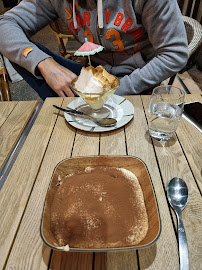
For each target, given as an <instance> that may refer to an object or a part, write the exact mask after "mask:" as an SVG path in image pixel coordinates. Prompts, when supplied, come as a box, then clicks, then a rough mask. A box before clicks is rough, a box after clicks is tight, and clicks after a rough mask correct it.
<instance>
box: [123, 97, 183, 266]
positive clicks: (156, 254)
mask: <svg viewBox="0 0 202 270" xmlns="http://www.w3.org/2000/svg"><path fill="white" fill-rule="evenodd" d="M149 98H150V97H149ZM128 99H129V100H131V102H132V103H133V104H134V108H135V115H134V121H133V122H132V123H131V125H129V126H128V127H127V128H126V141H127V145H128V154H129V155H132V156H137V157H139V158H140V159H142V160H143V161H144V162H145V163H146V165H147V167H148V170H149V173H150V175H151V179H152V182H153V185H154V189H155V192H156V196H157V201H158V205H159V211H160V217H161V223H162V231H161V235H160V237H159V239H158V240H157V242H156V243H155V244H154V245H153V246H151V247H149V248H146V249H142V250H139V251H138V254H139V264H140V269H168V270H170V269H173V270H174V269H176V270H177V269H179V262H178V257H177V256H174V255H175V254H176V253H177V252H178V251H177V240H176V236H175V232H174V228H173V225H172V222H171V220H170V219H169V216H170V213H169V209H168V205H167V201H166V198H165V193H164V189H163V185H162V182H161V177H160V173H159V168H158V164H157V162H156V158H155V153H154V149H153V146H152V142H151V139H150V136H149V134H148V126H147V122H146V119H145V116H144V110H143V109H142V108H143V107H142V101H141V99H140V97H135V98H133V97H132V98H131V97H128ZM171 246H172V249H171V248H170V247H171Z"/></svg>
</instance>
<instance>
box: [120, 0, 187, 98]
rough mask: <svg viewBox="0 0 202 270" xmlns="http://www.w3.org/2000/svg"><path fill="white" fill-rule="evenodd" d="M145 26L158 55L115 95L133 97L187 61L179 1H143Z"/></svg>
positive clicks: (138, 70) (184, 33)
mask: <svg viewBox="0 0 202 270" xmlns="http://www.w3.org/2000/svg"><path fill="white" fill-rule="evenodd" d="M142 2H143V4H142V7H141V8H142V10H141V13H142V24H143V26H144V28H145V29H146V31H147V33H148V38H149V40H150V42H151V44H152V46H153V48H154V49H155V51H156V55H155V56H154V58H152V60H150V61H149V62H148V63H147V64H146V65H145V66H144V67H142V68H141V69H140V68H138V69H136V70H134V72H132V73H131V74H130V75H129V76H124V77H123V78H122V79H121V85H120V87H119V88H118V89H117V91H116V93H117V94H119V95H123V94H124V95H127V94H128V95H131V94H137V93H141V92H142V91H144V90H146V89H148V88H150V87H152V86H154V85H156V84H158V83H160V82H161V81H163V80H165V79H166V78H168V77H170V76H172V75H173V74H175V73H177V72H178V71H180V70H181V69H182V68H183V67H184V66H185V65H186V63H187V60H188V44H187V36H186V31H185V27H184V23H183V20H182V15H181V12H180V10H179V7H178V4H177V1H176V0H149V1H148V0H145V1H142Z"/></svg>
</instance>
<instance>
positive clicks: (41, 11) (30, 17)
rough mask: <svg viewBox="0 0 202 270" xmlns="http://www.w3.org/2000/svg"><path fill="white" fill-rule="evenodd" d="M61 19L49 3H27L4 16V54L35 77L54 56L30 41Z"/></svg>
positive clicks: (0, 22) (0, 32)
mask: <svg viewBox="0 0 202 270" xmlns="http://www.w3.org/2000/svg"><path fill="white" fill-rule="evenodd" d="M56 18H57V15H56V12H55V10H54V8H53V6H52V5H51V3H50V1H48V0H40V1H37V0H29V1H27V0H23V1H21V2H20V4H19V5H17V6H16V7H14V8H12V9H11V10H9V11H7V12H6V13H5V14H4V15H1V16H0V37H1V38H0V52H1V53H2V54H3V55H5V56H6V57H7V58H8V59H9V60H11V61H13V62H15V63H17V64H19V65H20V66H22V67H24V68H25V69H27V70H28V71H30V72H31V73H32V74H34V75H35V69H36V66H37V65H38V63H39V62H41V61H42V60H44V59H46V58H49V57H50V56H49V55H47V54H45V53H44V52H42V51H41V50H40V49H39V48H38V47H37V46H36V45H34V44H33V43H32V42H31V41H30V40H29V39H30V37H31V36H32V35H33V34H35V33H36V32H38V31H39V30H41V29H42V28H43V27H45V26H46V25H48V24H49V23H50V22H52V21H53V20H55V19H56Z"/></svg>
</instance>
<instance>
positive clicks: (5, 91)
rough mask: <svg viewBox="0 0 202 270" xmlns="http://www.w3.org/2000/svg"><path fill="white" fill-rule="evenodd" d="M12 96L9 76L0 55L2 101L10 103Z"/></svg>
mask: <svg viewBox="0 0 202 270" xmlns="http://www.w3.org/2000/svg"><path fill="white" fill-rule="evenodd" d="M10 100H11V94H10V88H9V84H8V74H7V71H6V68H5V65H4V60H3V57H2V55H1V54H0V101H10Z"/></svg>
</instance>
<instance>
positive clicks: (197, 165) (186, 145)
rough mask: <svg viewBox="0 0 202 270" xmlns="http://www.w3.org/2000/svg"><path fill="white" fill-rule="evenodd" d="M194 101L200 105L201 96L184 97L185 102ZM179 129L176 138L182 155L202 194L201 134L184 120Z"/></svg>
mask: <svg viewBox="0 0 202 270" xmlns="http://www.w3.org/2000/svg"><path fill="white" fill-rule="evenodd" d="M194 101H199V102H201V103H202V96H201V95H186V97H185V102H194ZM180 127H182V128H178V129H177V136H178V138H179V140H180V143H181V145H182V148H183V149H184V155H185V156H186V158H187V160H188V162H189V164H190V168H191V170H192V173H193V175H194V178H195V181H196V182H197V185H198V187H199V189H200V192H202V134H201V133H200V132H199V130H198V129H197V128H195V127H194V126H193V125H192V124H191V123H189V122H188V121H187V120H185V119H184V118H182V119H181V124H180Z"/></svg>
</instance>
